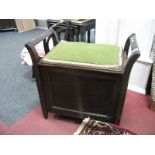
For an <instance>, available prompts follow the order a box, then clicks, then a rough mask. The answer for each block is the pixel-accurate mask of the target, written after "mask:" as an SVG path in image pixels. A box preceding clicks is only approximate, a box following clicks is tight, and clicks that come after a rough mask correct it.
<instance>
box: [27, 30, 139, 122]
mask: <svg viewBox="0 0 155 155" xmlns="http://www.w3.org/2000/svg"><path fill="white" fill-rule="evenodd" d="M50 38H53V44H54V45H57V44H58V43H59V40H58V36H57V34H56V33H55V31H54V30H53V29H50V30H48V31H47V32H46V33H44V34H43V35H41V36H39V37H38V38H36V39H35V40H33V41H31V42H29V43H26V44H25V46H26V47H27V49H28V51H29V53H30V55H31V57H32V61H33V64H34V71H35V74H36V83H37V88H38V93H39V97H40V102H41V106H42V111H43V115H44V117H45V118H47V117H48V112H54V113H56V114H60V115H64V116H70V117H74V118H80V119H83V118H84V117H88V116H91V117H93V118H95V119H98V120H103V121H107V122H112V123H116V124H119V122H120V118H121V114H122V109H123V105H124V100H125V96H126V90H127V85H128V80H129V75H130V72H131V69H132V66H133V64H134V63H135V61H136V60H137V58H138V57H139V56H140V52H139V49H138V45H137V42H136V37H135V34H132V35H131V36H129V38H128V39H127V41H126V43H125V46H124V49H123V55H122V58H123V63H122V65H121V67H120V69H119V70H108V69H104V68H97V67H96V68H95V69H94V68H89V67H80V66H74V65H73V66H72V65H57V64H52V63H48V62H46V61H44V60H43V59H41V58H39V56H38V55H37V51H36V49H35V45H36V44H38V43H39V42H41V41H43V43H44V49H45V53H48V52H49V51H50V49H49V47H48V43H49V40H50ZM129 47H131V51H130V52H131V54H130V56H129V57H128V52H129Z"/></svg>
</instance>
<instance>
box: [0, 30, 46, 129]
mask: <svg viewBox="0 0 155 155" xmlns="http://www.w3.org/2000/svg"><path fill="white" fill-rule="evenodd" d="M44 31H45V30H41V29H35V30H32V31H27V32H23V33H18V32H16V31H11V32H1V34H0V49H1V50H0V57H1V61H0V88H1V91H0V121H1V122H3V123H4V124H5V125H6V126H8V127H9V126H11V125H13V124H15V123H16V122H17V121H18V120H20V119H21V118H23V117H24V116H25V115H26V114H28V113H29V112H31V111H32V110H33V109H34V108H35V107H36V106H38V105H39V103H40V101H39V96H38V92H37V87H36V82H35V80H34V79H33V78H32V67H31V66H23V65H20V62H21V58H20V54H21V50H22V49H23V48H24V44H25V43H26V42H28V41H30V40H32V39H33V38H35V37H36V36H38V35H40V34H42V33H43V32H44Z"/></svg>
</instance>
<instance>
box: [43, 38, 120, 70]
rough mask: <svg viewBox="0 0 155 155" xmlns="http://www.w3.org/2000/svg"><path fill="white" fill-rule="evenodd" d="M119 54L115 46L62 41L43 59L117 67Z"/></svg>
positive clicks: (118, 49)
mask: <svg viewBox="0 0 155 155" xmlns="http://www.w3.org/2000/svg"><path fill="white" fill-rule="evenodd" d="M120 54H121V53H120V47H119V46H116V45H107V44H94V43H84V42H67V41H63V42H60V43H59V44H58V45H57V46H55V47H54V48H53V49H52V50H51V51H50V52H49V53H48V54H47V55H46V56H45V57H44V61H48V62H59V63H65V62H66V63H67V62H68V64H69V63H71V64H74V63H78V64H85V65H88V66H89V64H90V65H93V64H94V65H99V66H107V67H108V66H109V67H118V66H120V64H121V61H120Z"/></svg>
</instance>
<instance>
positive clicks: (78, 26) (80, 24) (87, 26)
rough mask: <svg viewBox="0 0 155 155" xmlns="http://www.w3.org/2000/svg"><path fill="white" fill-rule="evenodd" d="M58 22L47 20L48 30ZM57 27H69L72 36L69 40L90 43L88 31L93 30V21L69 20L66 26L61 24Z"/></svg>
mask: <svg viewBox="0 0 155 155" xmlns="http://www.w3.org/2000/svg"><path fill="white" fill-rule="evenodd" d="M59 21H60V20H55V19H48V20H47V25H48V28H49V27H50V26H52V25H54V24H55V23H58V22H59ZM59 27H61V28H66V27H70V29H71V31H72V36H71V39H70V40H72V41H73V40H75V41H82V42H89V43H90V31H91V30H92V29H95V19H77V20H76V19H70V22H69V23H67V24H62V25H60V26H59Z"/></svg>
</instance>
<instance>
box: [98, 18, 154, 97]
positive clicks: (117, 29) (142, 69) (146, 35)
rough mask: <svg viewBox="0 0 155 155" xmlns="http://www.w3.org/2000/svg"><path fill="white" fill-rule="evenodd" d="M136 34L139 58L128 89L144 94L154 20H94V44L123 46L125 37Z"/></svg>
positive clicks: (149, 65) (150, 62) (148, 71)
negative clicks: (139, 52)
mask: <svg viewBox="0 0 155 155" xmlns="http://www.w3.org/2000/svg"><path fill="white" fill-rule="evenodd" d="M132 33H136V37H137V42H138V45H139V49H140V51H141V57H140V58H139V59H138V61H137V62H136V63H135V65H134V66H133V69H132V71H131V74H130V79H129V86H128V89H130V90H133V91H136V92H139V93H142V94H145V88H146V84H147V80H148V76H149V73H150V68H151V64H152V61H151V59H150V58H149V55H150V50H151V46H152V41H153V36H154V34H155V20H104V19H96V43H109V44H118V45H122V46H124V44H125V41H126V39H127V37H128V36H129V35H130V34H132Z"/></svg>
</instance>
